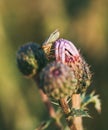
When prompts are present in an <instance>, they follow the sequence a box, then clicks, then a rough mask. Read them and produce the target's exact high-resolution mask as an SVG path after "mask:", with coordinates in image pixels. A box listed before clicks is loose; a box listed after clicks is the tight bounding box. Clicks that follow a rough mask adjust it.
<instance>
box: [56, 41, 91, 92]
mask: <svg viewBox="0 0 108 130" xmlns="http://www.w3.org/2000/svg"><path fill="white" fill-rule="evenodd" d="M55 59H56V61H57V62H61V63H63V64H65V65H67V66H69V67H70V68H71V70H72V71H73V72H74V74H75V76H76V79H77V80H78V87H77V92H82V91H85V90H86V89H87V87H88V86H89V85H90V80H91V73H90V70H89V67H88V65H87V63H86V62H85V60H84V59H83V58H82V56H81V55H80V53H79V51H78V50H77V48H76V47H75V46H74V44H73V43H72V42H70V41H68V40H65V39H59V40H57V41H56V42H55Z"/></svg>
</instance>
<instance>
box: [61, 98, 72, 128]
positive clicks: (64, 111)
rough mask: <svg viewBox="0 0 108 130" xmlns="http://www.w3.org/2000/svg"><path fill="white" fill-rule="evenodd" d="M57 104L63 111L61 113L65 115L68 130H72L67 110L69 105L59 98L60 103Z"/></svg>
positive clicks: (68, 110)
mask: <svg viewBox="0 0 108 130" xmlns="http://www.w3.org/2000/svg"><path fill="white" fill-rule="evenodd" d="M59 104H60V106H61V108H62V110H63V113H64V115H65V118H66V121H67V124H68V126H69V128H70V130H72V126H73V125H72V117H71V116H70V112H71V110H70V108H69V105H68V103H67V101H66V100H65V99H64V98H61V99H60V101H59Z"/></svg>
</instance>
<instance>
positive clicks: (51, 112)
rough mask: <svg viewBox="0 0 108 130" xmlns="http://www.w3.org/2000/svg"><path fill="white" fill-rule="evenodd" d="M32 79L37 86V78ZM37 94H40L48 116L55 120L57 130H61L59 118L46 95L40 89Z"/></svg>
mask: <svg viewBox="0 0 108 130" xmlns="http://www.w3.org/2000/svg"><path fill="white" fill-rule="evenodd" d="M33 79H34V81H35V83H36V84H37V85H38V77H34V78H33ZM39 92H40V96H41V99H42V101H43V103H44V104H45V106H46V108H47V110H48V113H49V116H50V117H51V118H53V119H54V120H55V125H56V126H57V127H58V128H59V130H63V128H62V125H61V122H60V117H61V116H58V114H57V113H56V112H55V110H54V108H53V106H52V104H51V102H50V100H49V98H48V97H47V95H46V94H44V93H43V91H42V90H41V89H39ZM58 118H59V119H58Z"/></svg>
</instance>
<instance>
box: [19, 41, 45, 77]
mask: <svg viewBox="0 0 108 130" xmlns="http://www.w3.org/2000/svg"><path fill="white" fill-rule="evenodd" d="M17 64H18V68H19V70H20V71H21V72H22V73H23V74H24V75H25V76H27V77H33V76H34V75H36V74H37V73H38V72H39V71H40V70H41V69H42V68H43V67H44V66H45V65H46V58H45V55H44V52H43V50H42V49H41V48H40V46H39V45H38V44H36V43H32V42H30V43H28V44H25V45H23V46H21V47H20V48H19V50H18V52H17Z"/></svg>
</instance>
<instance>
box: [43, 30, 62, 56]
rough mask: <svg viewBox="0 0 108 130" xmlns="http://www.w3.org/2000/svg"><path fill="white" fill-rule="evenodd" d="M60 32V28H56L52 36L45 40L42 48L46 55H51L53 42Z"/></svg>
mask: <svg viewBox="0 0 108 130" xmlns="http://www.w3.org/2000/svg"><path fill="white" fill-rule="evenodd" d="M59 36H60V33H59V31H58V30H55V31H54V32H53V33H51V34H50V36H49V37H48V38H47V39H46V40H45V42H44V43H43V45H42V49H43V50H44V52H45V54H46V55H49V53H50V50H51V47H52V45H53V43H54V42H55V41H56V40H57V39H58V38H59Z"/></svg>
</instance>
